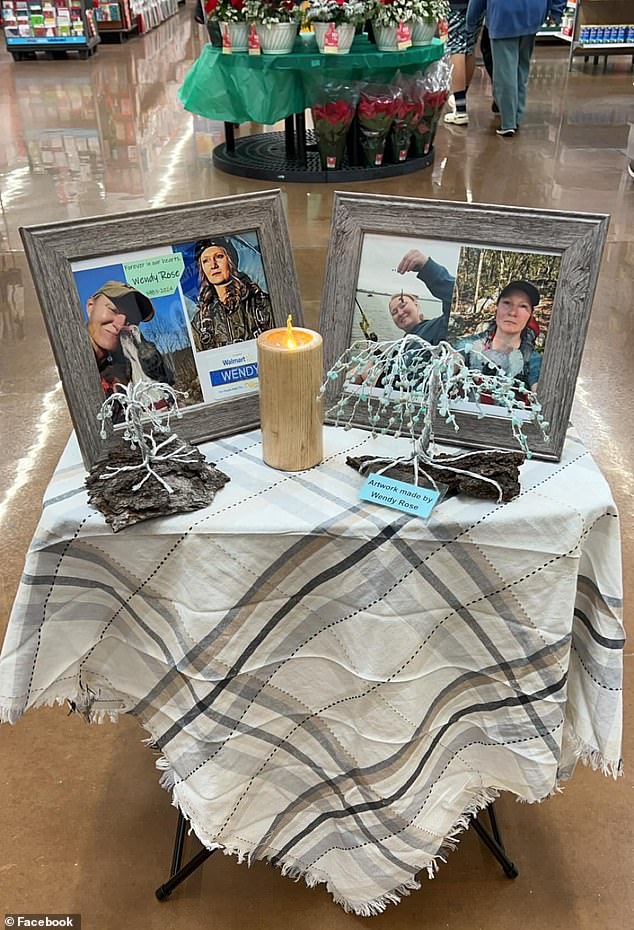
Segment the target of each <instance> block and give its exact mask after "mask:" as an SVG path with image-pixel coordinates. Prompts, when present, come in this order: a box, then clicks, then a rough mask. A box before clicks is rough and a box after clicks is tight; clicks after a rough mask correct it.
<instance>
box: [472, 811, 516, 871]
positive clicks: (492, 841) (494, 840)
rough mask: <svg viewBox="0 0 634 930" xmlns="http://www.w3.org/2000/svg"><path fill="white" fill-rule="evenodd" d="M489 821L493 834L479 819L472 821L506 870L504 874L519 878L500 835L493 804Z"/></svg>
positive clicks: (474, 827) (475, 818)
mask: <svg viewBox="0 0 634 930" xmlns="http://www.w3.org/2000/svg"><path fill="white" fill-rule="evenodd" d="M487 810H488V814H489V820H490V821H491V833H489V831H488V830H487V829H486V828H485V827H483V826H482V824H481V823H480V821H479V820H478V818H477V817H474V818H473V820H472V821H471V823H472V825H473V829H474V830H475V831H476V833H477V834H478V836H479V837H480V839H481V840H482V842H483V843H484V845H485V846H486V847H487V849H488V850H489V851H490V852H491V853H492V854H493V855H494V856H495V858H496V859H497V861H498V862H499V863H500V865H501V866H502V868H503V869H504V874H505V875H506V877H507V878H517V876H518V875H519V874H520V873H519V869H518V868H517V866H516V865H515V863H514V862H512V861H511V860H510V859H509V857H508V856H507V854H506V850H505V849H504V844H503V842H502V836H501V834H500V829H499V827H498V823H497V818H496V816H495V810H494V807H493V804H490V805H489V807H488V809H487Z"/></svg>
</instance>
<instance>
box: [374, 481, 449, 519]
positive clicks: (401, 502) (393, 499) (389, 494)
mask: <svg viewBox="0 0 634 930" xmlns="http://www.w3.org/2000/svg"><path fill="white" fill-rule="evenodd" d="M360 497H361V500H362V501H370V503H371V504H381V505H382V506H383V507H392V509H393V510H402V511H403V513H409V514H412V515H413V516H415V517H428V516H429V515H430V513H431V512H432V510H433V509H434V506H435V505H436V502H437V501H438V498H439V497H440V491H434V490H433V489H432V488H424V487H421V486H420V485H418V484H408V483H407V482H405V481H396V479H395V478H388V477H387V476H386V475H370V476H369V477H368V478H367V479H366V482H365V484H364V485H363V487H362V488H361V491H360Z"/></svg>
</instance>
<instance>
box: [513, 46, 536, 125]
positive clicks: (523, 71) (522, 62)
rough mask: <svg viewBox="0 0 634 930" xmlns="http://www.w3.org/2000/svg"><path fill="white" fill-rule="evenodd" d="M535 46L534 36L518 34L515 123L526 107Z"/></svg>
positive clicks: (520, 117)
mask: <svg viewBox="0 0 634 930" xmlns="http://www.w3.org/2000/svg"><path fill="white" fill-rule="evenodd" d="M534 48H535V36H520V40H519V49H518V62H517V125H518V126H519V124H520V123H521V121H522V116H523V115H524V110H525V109H526V95H527V93H528V78H529V75H530V70H531V55H532V54H533V49H534Z"/></svg>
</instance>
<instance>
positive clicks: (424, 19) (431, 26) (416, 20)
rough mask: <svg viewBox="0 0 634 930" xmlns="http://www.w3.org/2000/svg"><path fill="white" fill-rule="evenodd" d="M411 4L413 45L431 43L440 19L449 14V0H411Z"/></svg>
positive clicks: (410, 24)
mask: <svg viewBox="0 0 634 930" xmlns="http://www.w3.org/2000/svg"><path fill="white" fill-rule="evenodd" d="M409 6H410V8H411V11H412V16H411V19H410V22H409V27H410V30H411V33H412V45H431V41H432V39H433V38H434V36H435V34H436V27H437V25H438V23H439V21H440V20H441V19H447V18H448V16H449V11H450V8H449V2H448V0H410V3H409Z"/></svg>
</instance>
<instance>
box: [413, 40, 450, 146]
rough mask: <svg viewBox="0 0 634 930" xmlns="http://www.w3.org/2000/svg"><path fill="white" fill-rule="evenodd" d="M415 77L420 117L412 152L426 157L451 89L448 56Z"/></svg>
mask: <svg viewBox="0 0 634 930" xmlns="http://www.w3.org/2000/svg"><path fill="white" fill-rule="evenodd" d="M415 77H416V87H417V98H418V100H419V101H420V102H421V103H422V116H421V119H420V122H419V123H418V125H417V126H416V128H415V130H414V152H415V154H416V155H419V156H420V155H426V154H427V153H428V152H429V150H430V149H431V147H432V144H433V142H434V137H435V135H436V129H437V127H438V120H439V119H440V114H441V112H442V108H443V107H444V105H445V103H446V102H447V97H448V96H449V90H450V88H451V62H450V59H449V55H445V56H444V57H443V58H441V59H440V61H435V62H434V63H433V64H432V65H430V66H429V68H428V69H427V71H425V73H424V74H418V75H416V76H415Z"/></svg>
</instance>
